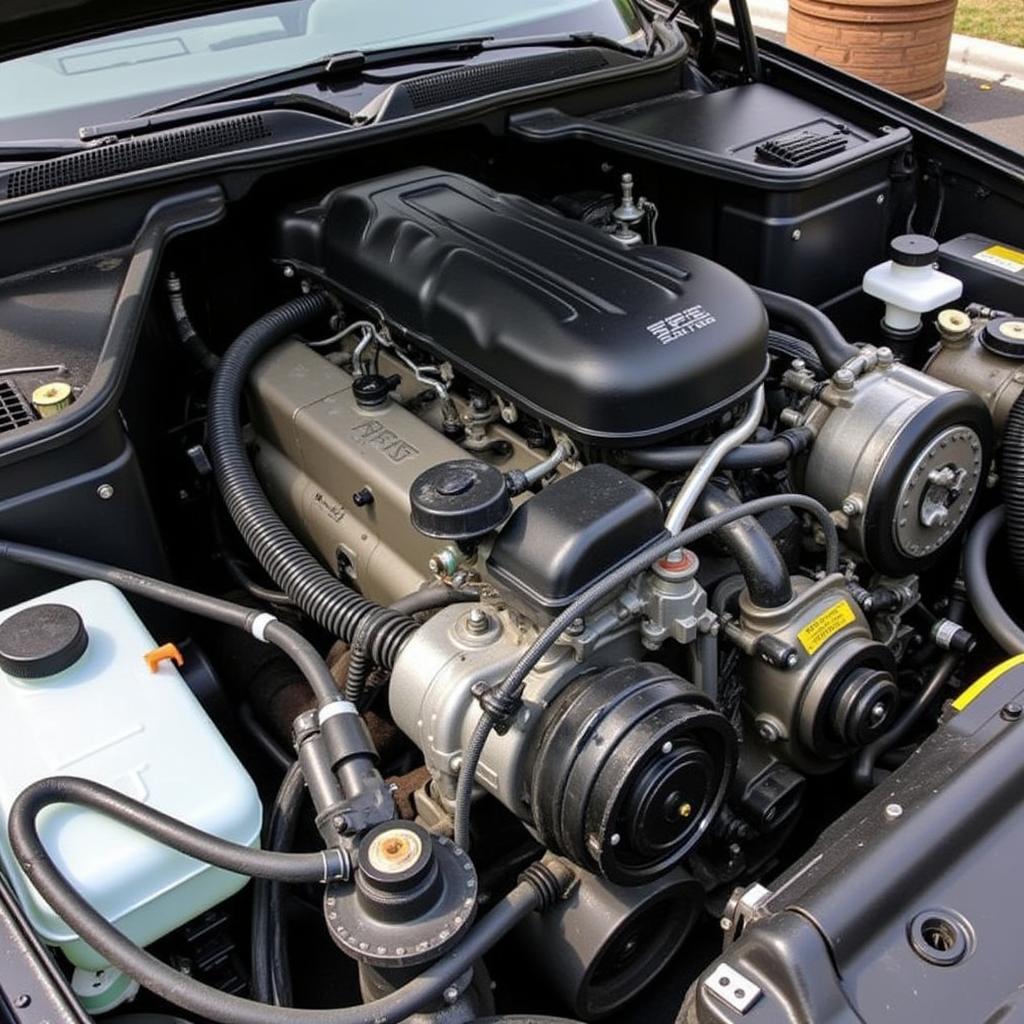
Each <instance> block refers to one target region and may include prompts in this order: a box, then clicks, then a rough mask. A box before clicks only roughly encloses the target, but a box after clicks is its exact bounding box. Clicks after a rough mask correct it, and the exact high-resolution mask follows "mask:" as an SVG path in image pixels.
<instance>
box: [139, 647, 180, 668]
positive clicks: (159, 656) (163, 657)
mask: <svg viewBox="0 0 1024 1024" xmlns="http://www.w3.org/2000/svg"><path fill="white" fill-rule="evenodd" d="M142 657H143V658H145V659H146V664H147V665H148V666H149V671H150V672H155V671H156V670H157V669H158V668H159V667H160V662H162V661H173V662H174V663H175V665H178V666H179V667H180V666H182V665H184V664H185V659H184V658H183V657H182V656H181V651H179V650H178V648H177V647H175V646H174V644H163V645H162V646H160V647H157V648H156V650H153V651H147V652H146V653H145V654H144V655H143V656H142Z"/></svg>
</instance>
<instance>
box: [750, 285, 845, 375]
mask: <svg viewBox="0 0 1024 1024" xmlns="http://www.w3.org/2000/svg"><path fill="white" fill-rule="evenodd" d="M754 291H755V292H757V294H758V296H759V297H760V299H761V301H762V302H763V303H764V308H765V309H766V310H768V315H769V316H770V317H772V318H774V319H776V320H781V321H782V322H783V323H785V324H788V325H790V326H792V327H796V328H797V329H798V330H799V331H800V333H801V334H803V335H804V336H805V337H806V338H807V340H808V341H809V342H810V343H811V347H812V348H813V349H814V351H815V352H817V354H818V358H819V359H820V360H821V365H822V366H823V367H824V369H825V371H826V372H827V373H829V374H832V373H835V371H836V370H838V369H839V367H840V366H842V365H843V363H845V362H846V361H847V360H848V359H852V358H853V357H854V356H855V355H857V354H858V350H857V348H856V346H854V345H851V344H850V343H849V342H848V341H847V340H846V338H844V337H843V335H842V333H841V332H840V330H839V328H838V327H836V325H835V324H834V323H833V322H832V321H831V320H830V319H829V318H828V317H827V316H826V315H825V314H824V313H822V311H821V310H820V309H818V308H817V306H812V305H811V304H810V303H809V302H804V301H803V299H797V298H794V297H793V296H792V295H783V294H782V293H781V292H773V291H769V290H768V289H767V288H756V287H755V288H754Z"/></svg>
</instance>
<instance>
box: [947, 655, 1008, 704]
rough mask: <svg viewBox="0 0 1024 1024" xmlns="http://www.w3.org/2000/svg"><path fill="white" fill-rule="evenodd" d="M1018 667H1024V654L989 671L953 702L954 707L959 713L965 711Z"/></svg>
mask: <svg viewBox="0 0 1024 1024" xmlns="http://www.w3.org/2000/svg"><path fill="white" fill-rule="evenodd" d="M1018 665H1024V654H1017V655H1015V656H1014V657H1012V658H1007V660H1006V661H1004V662H1002V663H1001V664H999V665H996V667H995V668H993V669H989V671H988V672H986V673H985V674H984V675H983V676H982V677H981V678H980V679H976V680H975V681H974V682H973V683H971V685H970V686H968V687H967V689H966V690H964V692H963V693H961V694H960V696H959V697H957V699H956V700H955V701H953V707H954V708H955V709H956V710H957V711H963V709H964V708H965V707H967V705H968V704H970V703H971V701H972V700H974V698H975V697H977V696H978V695H979V694H982V693H984V692H985V690H987V689H988V688H989V687H990V686H991V685H992V684H993V683H994V682H995V681H996V680H997V679H998V678H999V677H1000V676H1001V675H1004V674H1005V673H1007V672H1009V671H1010V669H1011V668H1016V667H1017V666H1018Z"/></svg>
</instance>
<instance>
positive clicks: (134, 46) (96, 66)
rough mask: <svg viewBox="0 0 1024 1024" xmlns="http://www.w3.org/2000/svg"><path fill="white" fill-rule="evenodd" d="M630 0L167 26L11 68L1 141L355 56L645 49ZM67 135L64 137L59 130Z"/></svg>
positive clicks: (387, 4)
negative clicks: (596, 46) (476, 40)
mask: <svg viewBox="0 0 1024 1024" xmlns="http://www.w3.org/2000/svg"><path fill="white" fill-rule="evenodd" d="M640 29H641V26H640V22H639V19H638V17H637V14H636V12H635V10H634V8H633V6H632V3H631V0H518V2H516V3H514V4H510V3H509V2H508V0H428V2H423V0H415V2H413V0H371V2H370V3H366V2H364V0H290V2H287V3H275V4H263V5H257V6H253V7H248V8H242V9H240V10H233V11H228V12H223V13H219V14H210V15H204V16H202V17H196V18H189V19H187V20H182V21H174V22H168V23H165V24H163V25H158V26H151V27H149V28H145V29H138V30H135V31H131V32H121V33H117V34H115V35H107V36H103V37H101V38H98V39H92V40H90V41H89V42H85V43H80V44H77V45H73V46H64V47H61V48H59V49H53V50H46V51H43V52H41V53H35V54H32V55H31V56H27V57H18V58H15V59H12V60H8V61H6V62H3V63H0V92H2V95H3V97H4V100H3V104H2V110H0V136H2V137H6V138H29V137H33V136H34V137H37V138H38V137H41V136H42V134H44V133H43V132H42V131H41V125H40V123H39V121H38V118H39V117H40V115H52V114H58V113H59V114H60V115H62V116H60V117H59V118H58V119H57V121H58V122H59V124H56V123H55V121H54V118H53V117H45V118H44V120H45V121H46V122H47V125H46V127H47V130H46V133H45V134H48V135H56V134H60V135H66V134H68V133H72V134H73V132H74V131H75V130H76V129H77V127H78V126H79V125H82V124H88V123H94V122H96V121H97V120H107V119H111V118H117V117H125V116H129V115H131V114H133V113H136V112H137V111H138V110H141V109H142V108H145V107H150V106H153V105H155V104H158V103H162V102H166V101H169V100H173V99H175V98H178V97H180V96H184V95H188V94H190V93H193V92H196V91H201V90H205V89H207V88H211V87H215V86H217V85H221V84H226V83H228V82H234V81H237V80H239V79H242V78H248V77H250V76H254V75H261V74H265V73H269V72H273V71H278V70H281V69H283V68H287V67H291V66H293V65H296V64H301V63H304V62H306V61H311V60H316V59H317V58H319V57H323V56H326V55H328V54H332V53H338V52H341V51H345V50H369V49H375V48H379V47H390V46H395V45H404V44H408V43H421V42H431V41H435V40H444V39H450V38H461V37H467V36H481V35H483V36H491V35H493V36H497V37H514V36H524V35H527V36H528V35H536V34H548V33H565V32H584V31H587V32H594V33H597V34H600V35H603V36H607V37H610V38H612V39H616V40H618V41H620V42H625V43H629V42H631V41H635V42H636V44H637V45H638V46H639V45H640V44H641V42H642V39H641V32H640ZM61 128H63V129H64V130H63V131H61V130H60V129H61Z"/></svg>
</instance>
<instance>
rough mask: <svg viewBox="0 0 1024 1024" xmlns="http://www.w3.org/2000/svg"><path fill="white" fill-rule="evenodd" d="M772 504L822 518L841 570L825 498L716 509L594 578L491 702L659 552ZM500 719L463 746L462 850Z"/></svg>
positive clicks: (516, 688) (511, 690)
mask: <svg viewBox="0 0 1024 1024" xmlns="http://www.w3.org/2000/svg"><path fill="white" fill-rule="evenodd" d="M773 508H798V509H803V510H804V511H805V512H809V513H810V514H811V515H813V516H814V517H815V518H816V519H817V520H818V523H819V524H820V526H821V530H822V534H823V535H824V538H825V568H826V571H828V572H830V573H832V572H836V571H837V570H838V568H839V535H838V533H837V531H836V524H835V523H834V522H833V521H832V517H831V516H830V515H829V514H828V510H827V509H826V508H825V506H824V505H822V504H821V502H818V501H815V500H814V498H810V497H808V496H807V495H805V494H770V495H767V496H766V497H764V498H755V499H754V500H753V501H747V502H744V503H743V504H742V505H738V506H737V507H736V508H733V509H729V510H728V511H727V512H720V513H719V514H718V515H715V516H711V517H710V518H708V519H705V520H703V521H702V522H699V523H696V524H694V525H693V526H689V527H687V528H686V529H684V530H682V531H680V532H679V533H677V534H672V535H668V536H662V537H660V538H659V539H658V540H656V541H655V542H654V543H653V544H651V545H650V546H649V547H647V548H645V549H644V550H643V551H641V552H639V554H636V555H634V556H633V557H632V558H631V559H630V560H629V561H628V562H625V563H623V564H622V565H620V566H619V567H618V568H617V569H613V570H612V571H611V572H610V573H608V574H607V575H606V576H603V577H601V578H600V579H598V580H596V581H595V582H594V583H592V584H591V585H590V586H589V587H587V589H586V590H584V591H583V593H582V594H580V596H579V597H577V598H576V599H575V600H574V601H573V602H572V603H571V604H570V605H569V606H568V607H567V608H566V609H565V610H564V611H562V612H561V613H559V615H557V616H556V617H555V618H554V619H553V620H552V622H551V623H550V624H549V625H548V626H547V627H546V628H545V629H544V630H543V631H542V632H541V634H540V635H539V636H538V637H537V639H536V640H534V641H533V643H532V644H530V646H529V648H528V649H527V651H526V653H525V654H523V656H522V657H521V658H520V659H519V661H517V662H516V664H515V665H514V666H513V668H512V670H511V671H510V672H509V674H508V675H507V676H506V677H505V678H504V680H502V682H501V683H500V684H499V685H498V686H497V687H496V688H495V689H493V690H491V691H489V692H488V695H487V696H488V702H489V703H491V705H492V707H497V706H500V705H503V704H511V703H512V702H515V701H517V700H518V697H519V694H520V692H521V690H522V686H523V682H524V680H525V679H526V677H527V675H529V673H530V672H531V671H532V669H533V668H534V667H535V666H536V664H537V662H539V661H540V659H541V658H542V657H544V655H545V654H546V653H547V651H548V650H549V649H550V648H551V646H552V644H554V642H555V641H556V640H557V639H558V638H559V637H560V636H561V635H562V633H564V632H565V630H566V629H567V628H568V626H570V625H571V624H572V622H573V621H574V620H575V619H578V618H581V617H582V616H584V615H585V614H586V613H587V612H588V611H589V610H590V609H591V608H592V607H593V606H594V605H595V604H597V602H599V601H601V600H603V599H604V598H606V597H607V596H608V595H609V594H611V593H613V592H614V591H615V590H617V589H619V588H620V587H623V586H625V584H626V583H628V582H629V581H630V580H631V579H632V578H633V577H634V576H636V575H637V574H639V573H641V572H643V571H644V570H646V569H648V568H649V567H650V566H651V565H653V564H654V563H655V562H656V561H657V560H658V559H659V558H663V557H664V556H665V555H667V554H668V553H669V552H670V551H675V550H676V549H677V548H682V547H685V546H686V545H687V544H693V543H694V542H696V541H698V540H701V539H702V538H703V537H709V536H710V535H711V534H713V533H715V532H717V531H718V530H719V529H721V528H722V527H723V526H726V525H727V524H729V523H732V522H735V521H736V520H737V519H742V518H743V517H744V516H751V515H759V514H760V513H762V512H767V511H769V510H770V509H773ZM497 721H498V715H497V714H496V713H494V712H493V711H491V710H489V709H488V708H487V707H484V711H483V714H482V715H481V716H480V719H479V720H478V722H477V724H476V727H475V728H474V730H473V733H472V735H471V736H470V738H469V742H468V743H467V744H466V748H465V749H464V750H463V752H462V765H461V766H460V768H459V776H458V780H457V782H456V786H455V842H456V844H457V845H458V846H461V847H462V848H463V849H464V850H468V849H469V841H470V836H469V814H470V807H471V804H472V798H473V783H474V780H475V778H476V768H477V765H478V764H479V763H480V755H481V754H482V753H483V749H484V744H485V743H486V742H487V737H488V736H490V734H491V730H492V729H493V728H494V726H495V725H496V723H497Z"/></svg>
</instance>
